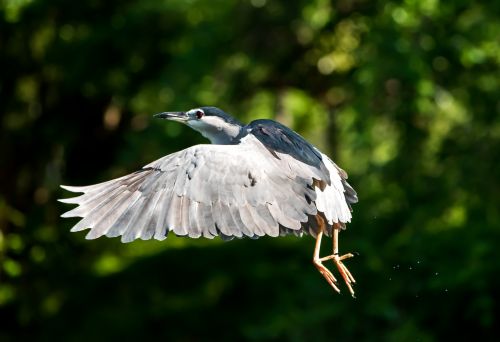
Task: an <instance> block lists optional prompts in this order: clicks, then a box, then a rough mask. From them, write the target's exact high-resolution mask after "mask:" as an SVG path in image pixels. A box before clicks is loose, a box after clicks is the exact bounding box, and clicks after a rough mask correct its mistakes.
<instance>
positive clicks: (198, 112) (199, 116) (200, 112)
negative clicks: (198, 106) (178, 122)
mask: <svg viewBox="0 0 500 342" xmlns="http://www.w3.org/2000/svg"><path fill="white" fill-rule="evenodd" d="M203 115H205V113H203V111H201V110H198V111H196V117H197V118H198V120H199V119H201V118H202V117H203Z"/></svg>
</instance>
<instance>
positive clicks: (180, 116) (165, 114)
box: [153, 112, 189, 122]
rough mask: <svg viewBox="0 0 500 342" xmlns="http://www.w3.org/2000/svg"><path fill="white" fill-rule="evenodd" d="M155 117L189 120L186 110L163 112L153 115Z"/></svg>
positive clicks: (180, 120) (179, 120) (181, 120)
mask: <svg viewBox="0 0 500 342" xmlns="http://www.w3.org/2000/svg"><path fill="white" fill-rule="evenodd" d="M153 117H155V118H159V119H168V120H172V121H178V122H187V121H188V120H189V116H188V115H187V113H186V112H163V113H158V114H155V115H153Z"/></svg>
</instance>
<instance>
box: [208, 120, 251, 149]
mask: <svg viewBox="0 0 500 342" xmlns="http://www.w3.org/2000/svg"><path fill="white" fill-rule="evenodd" d="M201 134H202V135H203V136H204V137H205V138H207V139H208V140H210V142H211V143H212V144H217V145H235V144H238V143H239V142H240V139H241V138H242V137H243V136H245V135H246V134H247V133H246V130H245V129H244V128H243V127H242V126H240V125H226V126H224V127H219V128H216V129H213V130H205V131H203V132H201Z"/></svg>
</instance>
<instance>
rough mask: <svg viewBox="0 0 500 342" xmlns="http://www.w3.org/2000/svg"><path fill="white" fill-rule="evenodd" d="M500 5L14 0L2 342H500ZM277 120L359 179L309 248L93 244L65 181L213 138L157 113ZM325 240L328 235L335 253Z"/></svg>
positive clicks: (5, 149)
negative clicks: (319, 264)
mask: <svg viewBox="0 0 500 342" xmlns="http://www.w3.org/2000/svg"><path fill="white" fill-rule="evenodd" d="M499 13H500V3H498V2H495V1H492V2H489V3H478V2H475V3H472V2H468V1H448V2H440V1H438V0H421V1H416V0H406V1H389V2H388V1H368V0H360V1H348V0H341V1H337V2H329V1H326V0H315V1H305V0H302V1H295V2H286V1H278V0H251V1H222V0H215V1H202V0H191V1H180V0H175V1H153V0H142V1H138V0H129V1H125V2H119V1H99V0H93V1H88V2H70V1H42V0H40V1H32V0H5V1H3V2H2V3H0V63H1V65H2V72H1V77H0V113H1V118H0V119H1V122H0V187H1V191H0V263H1V265H0V266H1V267H0V319H1V321H2V324H1V325H0V340H2V341H10V340H12V341H14V340H16V341H18V340H19V339H20V338H21V339H27V338H35V339H36V340H53V339H54V338H55V337H57V339H60V340H64V341H72V340H75V341H78V340H82V341H83V340H85V341H87V340H96V339H98V340H104V339H112V340H116V339H118V338H124V339H127V340H130V339H133V338H135V339H145V338H161V339H163V340H174V341H177V340H212V339H220V340H232V341H234V340H292V341H302V340H325V341H331V340H340V341H351V340H357V341H359V340H361V341H365V340H366V341H374V340H375V341H377V340H380V341H442V340H448V339H458V340H465V339H468V340H497V339H498V338H499V334H498V322H496V318H497V317H498V315H499V314H500V312H499V307H498V302H499V299H500V298H499V297H500V291H499V290H498V289H499V288H500V281H499V278H498V277H497V276H496V275H497V274H498V271H499V266H500V263H499V260H500V252H499V249H498V247H497V246H496V245H497V244H498V241H500V229H499V222H500V214H499V211H498V202H499V198H500V197H499V195H498V194H499V193H500V182H499V180H498V171H495V170H497V169H498V165H497V164H498V160H500V144H499V143H500V121H499V120H498V118H499V115H500V102H499V100H498V99H499V97H498V94H499V92H500V72H499V64H500V44H499V40H498V37H500V20H499V19H500V18H499V15H498V14H499ZM198 105H216V106H218V107H221V108H223V109H225V110H227V111H228V112H230V113H233V114H234V115H235V116H237V117H238V118H240V119H241V120H243V121H247V120H252V119H256V118H262V117H268V118H276V119H277V120H280V121H281V122H283V123H285V124H287V125H290V126H291V127H293V128H294V129H295V130H297V131H298V132H300V133H301V134H303V135H304V136H305V137H306V138H307V139H309V140H311V141H312V142H314V143H315V144H316V145H318V146H319V147H320V148H321V149H323V150H324V151H326V152H328V153H329V154H330V155H331V156H332V157H333V158H334V159H335V160H336V161H337V162H338V163H339V164H340V165H341V166H342V167H343V168H345V169H346V170H347V171H348V172H349V174H350V179H351V184H353V186H354V187H355V188H356V189H357V190H358V193H359V196H360V203H359V204H357V205H356V206H355V207H354V220H353V223H352V224H350V225H349V226H348V229H347V230H346V231H345V232H342V234H341V245H340V247H341V250H342V251H345V252H348V251H358V252H359V253H360V256H359V257H356V258H355V259H352V260H349V262H348V263H349V268H350V269H351V271H352V272H353V274H354V275H355V277H356V278H357V280H358V284H357V286H356V291H357V297H358V298H357V299H355V300H353V299H351V298H349V296H347V291H346V289H345V288H342V290H343V291H344V294H343V295H342V296H338V295H336V294H335V293H333V291H332V290H331V289H330V288H329V287H328V285H327V284H326V283H325V281H324V280H323V279H322V278H321V276H320V275H319V274H318V273H317V271H316V270H315V269H314V268H313V266H312V265H311V263H310V259H311V254H312V250H313V240H312V239H310V238H303V239H296V238H292V237H287V238H280V239H271V238H263V239H260V240H257V241H252V240H240V241H233V242H230V243H223V242H221V241H220V240H218V239H215V240H188V239H181V238H176V237H169V238H168V240H167V241H164V242H155V241H147V242H134V243H132V244H129V245H123V244H121V243H120V242H119V241H117V239H99V240H97V241H86V240H84V238H83V237H84V235H83V234H70V233H69V227H70V226H71V225H72V224H74V221H70V220H62V219H60V218H59V215H60V214H61V213H62V212H63V211H65V210H66V209H67V207H66V206H65V205H63V204H60V203H58V202H56V199H57V198H60V197H63V196H65V195H64V194H63V192H62V191H61V190H60V189H59V187H58V186H59V184H61V183H62V184H74V185H79V184H81V185H84V184H90V183H96V182H99V181H104V180H107V179H109V178H112V177H116V176H119V175H123V174H125V173H128V172H131V171H133V170H135V169H137V168H139V167H141V166H142V165H145V164H146V163H149V162H150V161H152V160H154V159H155V158H158V157H160V156H163V155H165V154H168V153H171V152H174V151H176V150H179V149H181V148H185V147H187V146H190V145H192V144H195V143H201V142H204V141H203V139H202V137H200V136H198V135H197V134H196V133H194V132H192V131H190V130H189V129H187V128H185V127H181V126H180V125H176V124H175V123H167V124H166V123H165V122H156V121H154V120H152V117H151V115H152V114H154V113H157V112H160V111H165V110H182V109H188V108H193V107H195V106H198ZM323 248H324V250H326V248H327V245H326V242H325V246H324V247H323Z"/></svg>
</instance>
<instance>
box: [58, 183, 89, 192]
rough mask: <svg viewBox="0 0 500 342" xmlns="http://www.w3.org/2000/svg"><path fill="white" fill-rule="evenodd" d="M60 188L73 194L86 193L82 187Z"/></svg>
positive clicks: (64, 186) (63, 186) (68, 186)
mask: <svg viewBox="0 0 500 342" xmlns="http://www.w3.org/2000/svg"><path fill="white" fill-rule="evenodd" d="M60 187H61V188H63V189H64V190H67V191H71V192H84V191H83V189H82V187H80V186H70V185H60Z"/></svg>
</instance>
